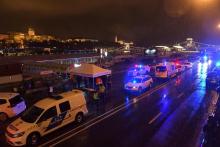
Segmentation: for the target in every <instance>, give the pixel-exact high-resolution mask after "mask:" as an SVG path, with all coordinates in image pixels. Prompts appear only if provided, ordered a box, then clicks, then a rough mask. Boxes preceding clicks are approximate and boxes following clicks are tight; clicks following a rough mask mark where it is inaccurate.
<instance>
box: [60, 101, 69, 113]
mask: <svg viewBox="0 0 220 147" xmlns="http://www.w3.org/2000/svg"><path fill="white" fill-rule="evenodd" d="M59 107H60V112H61V113H63V112H66V111H68V110H70V103H69V101H66V102H63V103H61V104H59Z"/></svg>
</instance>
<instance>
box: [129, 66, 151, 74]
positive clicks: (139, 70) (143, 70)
mask: <svg viewBox="0 0 220 147" xmlns="http://www.w3.org/2000/svg"><path fill="white" fill-rule="evenodd" d="M149 72H150V66H148V65H135V66H134V67H132V68H131V69H129V71H128V76H138V75H146V74H148V73H149Z"/></svg>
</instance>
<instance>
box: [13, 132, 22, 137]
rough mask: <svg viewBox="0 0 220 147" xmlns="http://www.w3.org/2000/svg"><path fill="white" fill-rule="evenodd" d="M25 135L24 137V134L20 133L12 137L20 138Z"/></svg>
mask: <svg viewBox="0 0 220 147" xmlns="http://www.w3.org/2000/svg"><path fill="white" fill-rule="evenodd" d="M23 135H24V132H20V133H16V134H13V135H12V137H13V138H18V137H21V136H23Z"/></svg>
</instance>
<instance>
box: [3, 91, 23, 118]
mask: <svg viewBox="0 0 220 147" xmlns="http://www.w3.org/2000/svg"><path fill="white" fill-rule="evenodd" d="M25 109H26V104H25V101H24V99H23V98H22V96H21V95H20V94H19V93H3V92H2V93H0V122H3V121H6V120H7V119H8V118H11V117H14V116H16V115H18V114H20V113H21V112H23V111H24V110H25Z"/></svg>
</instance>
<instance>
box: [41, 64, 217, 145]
mask: <svg viewBox="0 0 220 147" xmlns="http://www.w3.org/2000/svg"><path fill="white" fill-rule="evenodd" d="M207 70H208V69H206V67H205V66H200V67H199V66H197V65H195V66H194V67H193V69H190V70H188V71H186V72H184V73H183V74H181V75H179V76H178V77H176V78H174V79H172V80H170V81H167V82H165V83H162V84H159V85H157V86H155V87H154V88H153V89H151V90H149V91H148V92H146V93H144V94H143V95H141V96H133V97H131V98H127V97H124V103H122V104H121V105H118V106H117V107H114V109H110V110H109V111H107V112H106V113H104V114H102V115H101V116H98V118H93V119H91V120H90V121H87V122H86V123H85V124H83V125H82V126H81V127H77V128H75V129H72V130H69V132H65V133H61V135H59V136H57V137H54V138H53V139H45V140H44V142H43V143H42V144H41V146H74V147H78V146H79V147H97V146H111V147H112V146H149V147H152V146H157V147H160V146H161V147H170V146H172V147H177V146H178V147H179V146H184V147H186V146H189V147H191V146H192V147H194V146H198V145H199V144H200V142H201V132H202V127H203V125H204V122H205V121H206V118H207V116H208V110H209V107H210V102H211V99H212V98H213V97H215V96H216V95H215V94H213V92H206V89H205V77H206V72H207ZM116 95H117V96H116ZM115 96H116V98H118V99H120V96H121V95H120V93H116V94H115ZM51 136H52V135H51ZM48 137H49V136H48Z"/></svg>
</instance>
